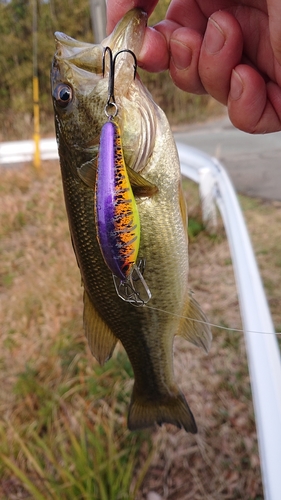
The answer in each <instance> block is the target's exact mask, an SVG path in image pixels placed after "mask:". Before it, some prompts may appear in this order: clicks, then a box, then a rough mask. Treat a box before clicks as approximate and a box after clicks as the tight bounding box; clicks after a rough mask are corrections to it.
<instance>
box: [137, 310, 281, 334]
mask: <svg viewBox="0 0 281 500" xmlns="http://www.w3.org/2000/svg"><path fill="white" fill-rule="evenodd" d="M143 307H146V309H152V310H154V311H159V312H162V313H165V314H168V315H170V316H175V317H177V318H181V319H188V320H190V321H194V323H201V324H204V325H208V326H213V327H214V328H219V329H220V330H227V331H232V332H238V333H244V332H245V331H246V332H248V333H256V334H260V335H281V332H262V331H258V330H248V329H242V328H232V327H229V326H222V325H218V324H216V323H211V322H209V321H203V320H201V319H195V318H192V317H189V316H184V315H182V314H176V313H172V312H170V311H166V310H165V309H161V308H160V307H154V306H151V305H147V304H143Z"/></svg>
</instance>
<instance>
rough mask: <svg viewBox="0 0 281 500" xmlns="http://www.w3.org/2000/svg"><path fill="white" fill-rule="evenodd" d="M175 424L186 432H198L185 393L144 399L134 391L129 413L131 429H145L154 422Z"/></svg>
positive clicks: (129, 426)
mask: <svg viewBox="0 0 281 500" xmlns="http://www.w3.org/2000/svg"><path fill="white" fill-rule="evenodd" d="M164 423H167V424H168V423H169V424H174V425H175V426H177V427H179V428H180V429H181V428H182V427H183V428H184V429H185V430H186V432H191V433H192V434H196V432H197V426H196V423H195V420H194V417H193V414H192V412H191V410H190V408H189V406H188V404H187V402H186V400H185V397H184V395H183V394H181V393H178V394H175V395H167V396H163V397H162V398H160V399H159V398H155V399H154V400H144V399H143V398H140V397H138V396H137V394H135V391H133V395H132V399H131V403H130V407H129V414H128V428H129V430H131V431H133V430H137V429H144V428H146V427H151V426H153V425H154V424H158V425H162V424H164Z"/></svg>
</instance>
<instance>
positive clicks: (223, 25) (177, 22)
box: [107, 0, 281, 133]
mask: <svg viewBox="0 0 281 500" xmlns="http://www.w3.org/2000/svg"><path fill="white" fill-rule="evenodd" d="M157 3H158V2H157V0H121V1H120V0H119V1H118V0H108V4H107V7H108V28H109V30H111V29H112V28H113V27H114V25H115V24H116V22H117V21H118V20H119V19H120V18H121V17H122V16H123V15H124V14H125V13H126V12H127V11H128V10H129V9H131V8H133V7H141V8H142V9H143V10H146V11H147V13H148V15H150V14H151V12H152V11H153V9H154V8H155V5H156V4H157ZM280 20H281V2H280V0H267V1H266V0H244V1H243V2H242V1H241V5H239V3H238V2H237V0H213V1H212V2H210V1H209V0H185V2H183V1H182V0H172V2H171V4H170V7H169V9H168V11H167V14H166V18H165V19H164V20H163V21H161V22H160V23H158V24H157V25H156V26H154V28H147V30H146V35H145V40H144V44H143V49H142V51H141V54H140V57H139V64H140V66H141V67H143V68H144V69H147V70H148V71H161V70H164V69H169V70H170V74H171V77H172V79H173V81H174V83H175V84H176V85H177V86H178V87H179V88H181V89H183V90H185V91H187V92H191V93H195V94H200V93H206V92H207V93H209V94H210V95H212V96H213V97H214V98H215V99H216V100H218V101H219V102H222V103H223V104H226V105H227V107H228V113H229V117H230V119H231V121H232V123H233V124H234V125H235V126H236V127H237V128H239V129H241V130H244V131H245V132H250V133H266V132H274V131H278V130H281V88H280V87H281V25H280Z"/></svg>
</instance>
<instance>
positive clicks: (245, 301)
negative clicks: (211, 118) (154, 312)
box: [0, 138, 281, 500]
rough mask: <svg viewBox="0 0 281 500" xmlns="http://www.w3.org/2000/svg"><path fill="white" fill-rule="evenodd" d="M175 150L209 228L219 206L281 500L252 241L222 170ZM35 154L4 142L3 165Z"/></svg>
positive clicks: (269, 357) (272, 343)
mask: <svg viewBox="0 0 281 500" xmlns="http://www.w3.org/2000/svg"><path fill="white" fill-rule="evenodd" d="M177 147H178V151H179V157H180V162H181V170H182V174H183V175H184V176H186V177H188V178H190V179H192V180H193V181H195V182H197V183H198V184H199V191H200V195H201V200H202V208H203V216H204V219H205V222H206V224H207V225H208V226H209V227H211V229H212V226H214V225H215V217H216V209H215V204H216V205H217V206H218V208H219V210H220V213H221V215H222V218H223V221H224V225H225V229H226V233H227V237H228V242H229V246H230V252H231V256H232V261H233V267H234V273H235V279H236V286H237V290H238V296H239V303H240V311H241V316H242V321H243V328H244V335H245V340H246V347H247V355H248V364H249V372H250V378H251V386H252V394H253V403H254V410H255V417H256V426H257V434H258V443H259V451H260V458H261V469H262V477H263V485H264V493H265V498H266V499H267V500H280V498H281V361H280V352H279V348H278V344H277V340H276V335H275V333H274V328H273V324H272V320H271V315H270V311H269V308H268V305H267V300H266V297H265V293H264V289H263V285H262V282H261V278H260V274H259V270H258V267H257V263H256V259H255V256H254V252H253V249H252V245H251V242H250V238H249V235H248V232H247V228H246V225H245V222H244V219H243V216H242V212H241V209H240V206H239V203H238V200H237V197H236V194H235V191H234V189H233V187H232V184H231V182H230V180H229V177H228V175H227V173H226V171H225V169H224V168H223V166H222V165H221V164H220V163H219V162H218V161H217V160H216V159H215V158H212V157H210V156H208V155H206V154H205V153H203V152H202V151H200V150H198V149H195V148H192V147H189V146H186V145H184V144H181V143H177ZM40 151H41V158H42V160H50V159H56V158H58V152H57V144H56V140H55V139H54V138H51V139H42V140H41V141H40ZM33 155H34V142H33V141H22V142H20V143H19V142H14V143H13V142H9V143H0V164H1V163H2V164H13V163H17V162H25V161H31V160H32V159H33ZM257 332H259V333H257ZM262 332H264V333H262Z"/></svg>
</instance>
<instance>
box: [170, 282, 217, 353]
mask: <svg viewBox="0 0 281 500" xmlns="http://www.w3.org/2000/svg"><path fill="white" fill-rule="evenodd" d="M177 335H180V336H181V337H183V338H184V339H186V340H188V341H189V342H191V343H192V344H195V345H196V346H198V347H202V348H203V349H204V350H205V351H206V352H207V353H208V352H209V350H210V348H211V342H212V332H211V328H210V326H209V323H208V319H207V317H206V316H205V314H204V313H203V311H202V309H201V307H200V305H199V304H198V302H197V301H196V300H195V299H194V297H193V294H192V292H191V291H190V292H189V295H188V301H187V305H186V308H185V310H184V318H183V320H182V322H181V325H180V329H179V331H178V333H177Z"/></svg>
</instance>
